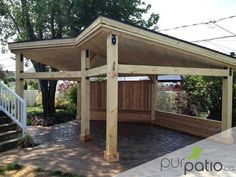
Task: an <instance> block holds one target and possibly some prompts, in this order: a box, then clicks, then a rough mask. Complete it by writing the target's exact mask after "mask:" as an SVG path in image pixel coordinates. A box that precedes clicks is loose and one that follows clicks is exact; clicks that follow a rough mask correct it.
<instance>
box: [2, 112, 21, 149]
mask: <svg viewBox="0 0 236 177" xmlns="http://www.w3.org/2000/svg"><path fill="white" fill-rule="evenodd" d="M21 136H22V130H21V129H20V128H19V126H18V125H17V124H16V123H14V122H13V121H12V120H11V119H10V118H9V117H8V116H6V114H5V113H3V112H2V111H0V152H3V151H7V150H10V149H13V148H16V147H17V145H18V142H19V140H20V138H21Z"/></svg>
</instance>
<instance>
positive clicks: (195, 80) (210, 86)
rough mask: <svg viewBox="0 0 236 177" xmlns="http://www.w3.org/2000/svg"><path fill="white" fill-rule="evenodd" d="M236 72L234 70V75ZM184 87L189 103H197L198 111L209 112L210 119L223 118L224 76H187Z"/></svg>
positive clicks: (235, 85) (235, 111) (235, 92)
mask: <svg viewBox="0 0 236 177" xmlns="http://www.w3.org/2000/svg"><path fill="white" fill-rule="evenodd" d="M235 74H236V72H234V75H235ZM233 82H234V87H233V95H234V97H233V114H235V113H236V99H235V95H236V84H235V83H236V77H234V78H233ZM183 85H184V87H183V89H184V90H185V91H186V94H187V105H191V104H193V105H195V106H196V107H197V109H198V112H209V116H208V118H209V119H214V120H221V109H222V78H220V77H207V76H186V77H185V78H184V83H183Z"/></svg>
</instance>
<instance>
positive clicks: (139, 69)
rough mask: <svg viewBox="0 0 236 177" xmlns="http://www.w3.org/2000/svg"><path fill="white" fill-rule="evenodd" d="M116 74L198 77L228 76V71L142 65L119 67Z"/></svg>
mask: <svg viewBox="0 0 236 177" xmlns="http://www.w3.org/2000/svg"><path fill="white" fill-rule="evenodd" d="M118 72H119V73H123V74H146V75H153V74H156V75H162V74H176V75H198V76H228V70H226V69H210V68H185V67H167V66H142V65H119V66H118Z"/></svg>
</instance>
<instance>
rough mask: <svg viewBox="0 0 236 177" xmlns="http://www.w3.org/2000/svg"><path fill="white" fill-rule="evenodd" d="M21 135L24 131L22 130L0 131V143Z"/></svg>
mask: <svg viewBox="0 0 236 177" xmlns="http://www.w3.org/2000/svg"><path fill="white" fill-rule="evenodd" d="M21 135H22V133H21V131H20V130H10V131H6V132H3V133H0V143H1V142H4V141H7V140H11V139H16V138H19V137H20V136H21Z"/></svg>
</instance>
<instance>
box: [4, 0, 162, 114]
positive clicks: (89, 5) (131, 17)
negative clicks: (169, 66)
mask: <svg viewBox="0 0 236 177" xmlns="http://www.w3.org/2000/svg"><path fill="white" fill-rule="evenodd" d="M150 8H151V5H149V4H146V3H145V2H144V1H142V0H0V40H1V44H3V46H6V44H7V42H8V41H9V40H10V39H14V40H16V41H27V40H41V39H60V38H65V37H75V36H77V35H78V34H79V33H80V32H81V31H82V30H83V29H85V28H86V26H88V25H89V24H90V23H91V22H92V21H93V20H94V19H95V18H96V17H97V16H99V15H104V16H109V17H112V18H115V19H118V20H122V21H125V22H132V23H134V24H136V25H140V26H142V27H146V28H152V29H156V28H157V26H156V24H157V22H158V19H159V15H158V14H155V13H152V14H151V15H150V17H149V18H148V19H147V20H144V19H143V14H146V13H147V12H148V11H149V10H150ZM3 49H4V48H3ZM33 65H34V67H35V70H36V71H37V72H45V71H56V69H55V68H50V67H47V66H46V65H43V64H40V63H36V62H33ZM56 85H57V81H45V80H42V81H40V86H41V90H42V97H43V99H42V100H43V108H44V113H45V114H50V113H54V111H55V109H54V107H55V106H54V100H55V90H56Z"/></svg>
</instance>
